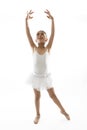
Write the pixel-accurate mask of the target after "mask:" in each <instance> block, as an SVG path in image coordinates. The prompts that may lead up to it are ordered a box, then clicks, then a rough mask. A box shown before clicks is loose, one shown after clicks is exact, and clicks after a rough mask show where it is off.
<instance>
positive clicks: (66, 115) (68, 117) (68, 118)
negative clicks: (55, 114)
mask: <svg viewBox="0 0 87 130" xmlns="http://www.w3.org/2000/svg"><path fill="white" fill-rule="evenodd" d="M61 113H62V114H63V115H64V116H65V117H66V119H67V120H70V116H69V114H67V113H66V112H65V111H61Z"/></svg>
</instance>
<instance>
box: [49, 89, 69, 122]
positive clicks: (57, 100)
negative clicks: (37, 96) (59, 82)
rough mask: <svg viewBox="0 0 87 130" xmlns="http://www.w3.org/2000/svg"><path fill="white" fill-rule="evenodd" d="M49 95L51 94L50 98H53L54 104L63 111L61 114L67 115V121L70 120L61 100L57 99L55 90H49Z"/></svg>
mask: <svg viewBox="0 0 87 130" xmlns="http://www.w3.org/2000/svg"><path fill="white" fill-rule="evenodd" d="M47 91H48V93H49V96H50V97H51V99H52V100H53V101H54V103H55V104H56V105H57V106H58V107H59V108H60V110H61V113H62V114H63V115H65V117H66V118H67V120H70V117H69V115H68V114H67V113H66V111H65V110H64V108H63V106H62V105H61V102H60V101H59V99H58V98H57V96H56V94H55V92H54V89H53V88H50V89H47Z"/></svg>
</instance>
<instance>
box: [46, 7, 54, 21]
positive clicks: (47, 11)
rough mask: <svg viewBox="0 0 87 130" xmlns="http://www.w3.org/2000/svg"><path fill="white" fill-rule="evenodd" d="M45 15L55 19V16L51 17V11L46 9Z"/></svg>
mask: <svg viewBox="0 0 87 130" xmlns="http://www.w3.org/2000/svg"><path fill="white" fill-rule="evenodd" d="M44 13H46V14H47V17H48V18H49V19H53V16H52V15H51V13H50V11H49V10H47V9H46V11H44Z"/></svg>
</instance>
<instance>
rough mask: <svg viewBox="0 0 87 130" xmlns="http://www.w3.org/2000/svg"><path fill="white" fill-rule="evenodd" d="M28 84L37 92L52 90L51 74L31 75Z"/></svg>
mask: <svg viewBox="0 0 87 130" xmlns="http://www.w3.org/2000/svg"><path fill="white" fill-rule="evenodd" d="M29 84H31V85H32V87H33V88H34V89H36V90H38V91H40V90H41V89H49V88H52V78H51V74H46V75H40V74H32V75H31V76H30V78H29Z"/></svg>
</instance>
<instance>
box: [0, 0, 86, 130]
mask: <svg viewBox="0 0 87 130" xmlns="http://www.w3.org/2000/svg"><path fill="white" fill-rule="evenodd" d="M30 9H32V10H33V11H34V12H35V13H34V15H33V16H34V18H33V19H32V20H31V23H30V27H31V34H32V36H33V39H34V40H35V34H36V32H37V31H38V30H39V29H43V30H45V31H46V32H47V35H48V38H49V35H50V20H49V19H47V18H46V15H45V14H44V10H45V9H49V10H50V12H51V13H52V15H53V16H54V19H55V38H54V43H53V48H52V50H51V55H50V56H51V71H52V74H53V81H54V82H53V85H54V88H55V92H56V94H57V96H58V98H59V99H60V101H61V103H62V104H63V106H64V108H65V109H66V111H67V112H68V113H69V114H70V117H71V121H67V120H66V119H65V117H64V116H63V115H61V114H60V111H59V109H58V108H57V107H56V105H55V104H53V102H52V101H51V99H50V98H49V96H48V94H47V92H46V91H42V93H41V94H42V96H41V120H40V123H39V124H38V125H34V124H33V119H34V117H35V107H34V94H33V90H32V87H31V86H29V85H28V84H27V83H26V81H27V79H28V76H29V74H30V73H31V68H32V51H31V48H30V46H29V43H28V40H27V36H26V32H25V17H26V12H27V10H30ZM86 92H87V4H86V0H73V1H70V0H60V1H56V0H51V1H50V0H37V1H35V0H3V1H2V2H1V1H0V130H7V129H8V130H30V129H31V130H41V129H45V130H48V129H49V130H53V129H55V130H66V129H67V130H68V129H69V130H85V129H87V125H86V122H87V101H86V98H87V95H86Z"/></svg>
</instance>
